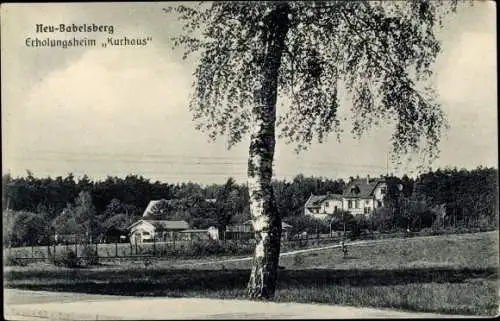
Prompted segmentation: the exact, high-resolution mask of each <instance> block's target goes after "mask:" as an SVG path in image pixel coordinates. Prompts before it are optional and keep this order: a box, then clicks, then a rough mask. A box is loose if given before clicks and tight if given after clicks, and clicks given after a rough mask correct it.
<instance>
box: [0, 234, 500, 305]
mask: <svg viewBox="0 0 500 321" xmlns="http://www.w3.org/2000/svg"><path fill="white" fill-rule="evenodd" d="M192 262H193V261H192ZM249 265H250V262H249V261H242V262H235V263H227V262H226V263H223V264H221V263H216V264H208V265H202V266H192V267H190V268H182V269H180V268H174V267H172V265H171V262H167V261H159V262H158V263H156V264H152V265H149V266H147V267H145V266H144V265H141V264H122V265H111V264H107V265H103V266H98V267H94V268H86V269H73V270H72V269H67V268H60V267H54V266H50V265H45V264H32V265H28V266H26V267H12V268H9V269H6V270H5V271H4V272H5V273H4V284H5V286H6V287H14V288H23V289H31V290H48V291H61V292H81V293H96V294H115V295H136V296H176V297H180V296H182V297H211V298H244V297H245V286H246V283H247V281H248V277H249V274H250V272H249V269H248V267H249ZM280 265H281V266H283V267H284V269H281V270H280V272H279V273H280V275H279V283H278V291H277V297H276V300H277V301H281V302H309V303H310V302H315V303H325V304H342V305H352V306H370V307H385V308H394V309H401V310H409V311H425V312H439V313H452V314H468V315H495V314H496V313H497V312H498V268H499V262H498V232H493V233H491V232H490V233H477V234H462V235H448V236H435V237H426V238H409V239H399V240H387V241H386V242H384V243H375V244H372V245H367V244H366V245H359V246H350V247H349V255H348V257H347V258H343V255H342V253H341V251H340V250H339V249H338V248H337V249H330V250H320V251H314V252H309V253H302V254H297V255H290V256H284V257H283V258H282V259H281V261H280Z"/></svg>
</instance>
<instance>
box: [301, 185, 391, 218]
mask: <svg viewBox="0 0 500 321" xmlns="http://www.w3.org/2000/svg"><path fill="white" fill-rule="evenodd" d="M386 193H387V182H386V181H385V179H384V178H370V176H367V177H366V178H361V179H360V178H355V179H352V180H351V181H350V182H349V183H348V184H347V186H346V187H345V189H344V191H343V192H342V194H327V195H311V196H310V197H309V199H308V200H307V201H306V204H305V206H304V214H305V215H310V216H312V217H315V218H319V219H325V218H327V217H328V216H329V215H331V214H333V213H335V212H337V211H339V210H344V211H347V212H349V213H351V214H352V215H359V214H371V213H372V212H373V210H374V209H376V208H379V207H382V206H383V205H384V196H385V195H386Z"/></svg>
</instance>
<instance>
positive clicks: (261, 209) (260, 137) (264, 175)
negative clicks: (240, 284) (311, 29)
mask: <svg viewBox="0 0 500 321" xmlns="http://www.w3.org/2000/svg"><path fill="white" fill-rule="evenodd" d="M287 32H288V5H286V4H280V5H278V6H277V7H276V8H275V10H274V11H273V12H271V13H270V14H269V16H267V18H266V23H265V31H264V34H263V45H264V48H263V55H262V57H261V58H262V63H261V66H262V67H261V70H260V71H259V72H260V79H259V81H258V82H257V83H256V84H255V91H254V107H253V110H252V124H251V126H252V128H251V137H250V148H249V157H248V191H249V196H250V213H251V216H252V222H253V227H254V231H255V239H256V241H257V244H256V247H255V253H254V258H253V263H252V271H251V275H250V280H249V282H248V295H249V297H250V298H251V299H272V298H273V297H274V293H275V290H276V282H277V273H278V263H279V254H280V238H281V218H280V217H279V215H278V213H277V210H276V204H275V200H274V195H273V189H272V185H271V179H272V173H273V158H274V148H275V122H276V97H277V82H278V73H279V68H280V64H281V56H282V52H283V48H284V45H285V37H286V33H287Z"/></svg>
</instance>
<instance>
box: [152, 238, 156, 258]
mask: <svg viewBox="0 0 500 321" xmlns="http://www.w3.org/2000/svg"><path fill="white" fill-rule="evenodd" d="M153 256H156V235H154V236H153Z"/></svg>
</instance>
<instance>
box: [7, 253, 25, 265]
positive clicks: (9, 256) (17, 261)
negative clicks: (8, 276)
mask: <svg viewBox="0 0 500 321" xmlns="http://www.w3.org/2000/svg"><path fill="white" fill-rule="evenodd" d="M4 265H5V266H26V265H28V263H27V262H26V260H20V259H19V258H17V257H15V256H14V255H12V254H10V253H7V255H4Z"/></svg>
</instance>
